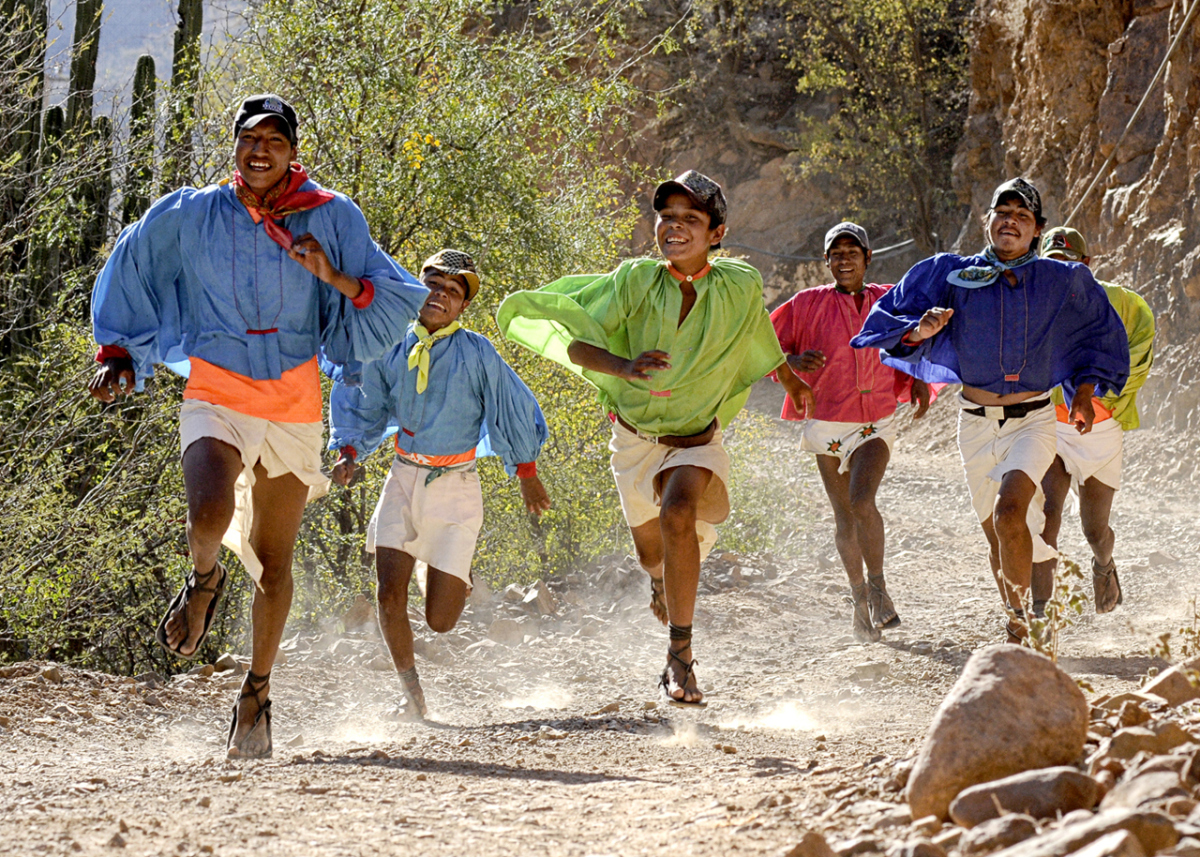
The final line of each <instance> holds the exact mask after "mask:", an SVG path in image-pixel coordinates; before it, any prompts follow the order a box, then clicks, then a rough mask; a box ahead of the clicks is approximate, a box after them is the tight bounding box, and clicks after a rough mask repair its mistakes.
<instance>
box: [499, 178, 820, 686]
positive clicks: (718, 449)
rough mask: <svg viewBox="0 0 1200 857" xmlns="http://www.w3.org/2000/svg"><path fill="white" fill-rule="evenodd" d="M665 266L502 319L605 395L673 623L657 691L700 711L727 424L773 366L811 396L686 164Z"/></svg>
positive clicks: (657, 607)
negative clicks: (704, 586) (700, 610)
mask: <svg viewBox="0 0 1200 857" xmlns="http://www.w3.org/2000/svg"><path fill="white" fill-rule="evenodd" d="M654 209H655V211H656V212H657V213H658V214H657V218H656V221H655V237H656V239H657V242H658V247H659V250H660V252H661V253H662V255H663V257H664V259H663V260H655V259H634V260H630V261H627V262H624V263H622V264H621V265H620V266H619V267H618V268H617V269H616V270H615V271H613V272H611V273H608V274H602V275H596V274H591V275H582V276H572V277H564V278H563V279H561V280H557V281H556V282H553V283H551V284H550V285H548V286H545V287H544V288H542V289H539V290H537V291H532V292H516V293H515V294H512V295H509V296H508V298H506V299H505V301H504V303H503V304H501V306H500V311H499V313H498V315H497V321H498V322H499V325H500V329H501V331H503V333H504V334H505V336H507V337H508V338H509V339H511V340H513V341H515V342H518V343H520V344H521V345H524V346H526V347H527V348H530V349H531V350H533V351H535V352H537V353H538V354H541V355H542V356H544V357H548V358H549V359H551V360H554V361H555V362H557V363H560V364H562V365H563V366H566V367H568V368H570V369H572V370H573V371H576V372H578V373H580V374H581V375H583V377H585V378H587V380H588V381H590V382H591V383H592V384H594V385H595V386H596V387H597V388H598V389H599V398H600V403H601V405H603V407H604V408H605V410H606V411H607V412H608V415H609V418H610V419H611V420H612V423H613V436H612V440H611V442H610V444H609V449H610V450H611V451H612V454H613V455H612V470H613V476H614V477H615V479H616V483H617V491H618V493H619V494H620V496H621V508H622V511H623V512H624V513H625V520H626V521H627V522H628V524H629V528H630V531H631V533H632V535H633V542H634V545H635V547H636V549H637V554H638V561H639V562H640V563H641V565H642V567H643V568H644V569H645V570H646V572H647V574H649V575H650V585H651V593H652V595H651V608H652V609H653V610H654V613H655V615H656V616H657V617H658V618H659V620H660V621H662V622H663V623H664V624H667V625H668V627H669V628H670V638H671V639H670V645H669V647H668V650H667V665H666V668H665V669H664V670H663V673H662V679H661V683H662V686H663V689H664V690H665V691H666V693H667V696H668V698H669V700H670V701H671V702H674V703H678V704H686V705H702V704H703V702H702V700H703V694H702V693H701V692H700V689H699V687H698V686H697V684H696V678H695V673H694V666H695V663H696V662H695V659H694V658H693V657H692V655H691V639H692V617H693V613H694V610H695V604H696V587H697V584H698V583H699V579H700V561H701V560H702V559H703V557H704V556H705V555H706V554H707V553H708V551H709V550H711V549H712V546H713V543H714V542H715V540H716V530H715V528H714V527H713V525H714V524H719V523H721V522H722V521H724V520H725V518H726V517H728V515H729V495H728V491H727V486H728V484H729V457H728V455H727V454H726V453H725V449H724V447H723V446H722V443H721V429H722V427H724V426H727V425H729V423H730V421H731V420H732V419H733V418H734V416H735V415H736V414H737V412H738V411H739V410H741V408H742V405H744V404H745V402H746V398H747V397H748V396H749V394H750V385H751V384H753V383H754V382H755V381H757V380H758V379H759V378H762V377H763V376H764V375H766V374H768V373H769V372H771V371H774V370H779V372H778V374H779V376H780V381H781V382H783V385H784V387H785V389H787V391H788V394H789V395H790V396H791V397H792V399H793V401H794V402H795V403H796V405H797V406H798V407H800V406H807V407H812V404H813V402H812V390H810V389H809V387H808V385H807V384H805V383H804V382H803V381H801V380H800V379H799V378H798V377H796V375H795V374H793V373H792V371H791V369H790V368H788V365H787V360H786V359H785V357H784V355H783V352H782V350H781V349H780V347H779V341H778V339H777V338H776V336H775V329H774V327H773V326H772V325H771V319H770V317H769V316H768V315H767V311H766V307H765V305H764V303H763V297H762V277H761V276H760V274H759V273H758V271H757V270H755V269H754V268H753V267H751V266H750V265H748V264H746V263H745V262H740V261H737V260H734V259H724V258H721V259H715V260H713V261H712V262H711V263H710V262H709V259H708V256H709V252H710V251H711V250H715V249H718V248H719V247H720V244H721V239H722V238H723V237H724V235H725V218H726V203H725V195H724V193H723V192H722V190H721V187H720V185H718V184H717V183H716V182H714V181H713V180H712V179H710V178H708V177H707V176H704V175H701V174H700V173H698V172H695V171H694V170H689V171H688V172H686V173H684V174H683V175H681V176H679V177H678V178H676V179H674V180H673V181H669V182H664V183H663V184H661V185H659V186H658V189H657V190H656V191H655V193H654Z"/></svg>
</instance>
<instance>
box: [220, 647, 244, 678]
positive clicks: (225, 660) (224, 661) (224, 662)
mask: <svg viewBox="0 0 1200 857" xmlns="http://www.w3.org/2000/svg"><path fill="white" fill-rule="evenodd" d="M213 669H214V670H215V671H216V672H221V673H224V672H229V671H230V670H232V671H233V672H234V673H236V674H239V675H240V674H241V671H242V665H241V664H240V663H238V659H237V658H236V657H234V655H233V652H226V653H225V654H223V655H221V657H219V658H217V659H216V660H215V661H213Z"/></svg>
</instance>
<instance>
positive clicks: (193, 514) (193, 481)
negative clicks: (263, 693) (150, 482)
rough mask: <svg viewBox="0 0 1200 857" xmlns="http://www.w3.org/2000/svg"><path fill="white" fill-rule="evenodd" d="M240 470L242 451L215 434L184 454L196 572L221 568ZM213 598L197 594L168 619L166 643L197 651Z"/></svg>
mask: <svg viewBox="0 0 1200 857" xmlns="http://www.w3.org/2000/svg"><path fill="white" fill-rule="evenodd" d="M241 472H242V455H241V453H240V452H238V451H237V450H236V449H235V448H234V447H232V446H230V445H229V444H227V443H225V442H223V441H220V440H217V439H216V438H212V437H202V438H200V439H199V440H197V441H195V442H194V443H192V444H191V445H190V446H189V447H188V448H187V449H186V450H185V451H184V453H183V484H184V490H185V492H186V494H187V504H188V518H187V538H188V548H189V549H190V551H191V555H192V565H193V567H194V568H195V569H196V574H197V576H203V575H207V574H208V573H209V572H211V571H212V570H213V569H214V568H215V567H216V564H217V555H218V554H219V553H220V551H221V539H222V538H224V537H225V531H226V530H228V529H229V522H230V521H231V520H233V508H234V499H233V485H234V483H235V482H237V478H238V474H240V473H241ZM215 584H216V580H215V579H214V580H213V581H212V585H215ZM213 597H214V596H213V595H212V594H211V593H208V592H196V593H195V594H193V595H192V597H191V598H189V599H188V600H187V602H186V603H185V604H184V606H183V610H182V611H179V612H177V613H175V615H173V616H171V617H170V618H169V619H168V620H167V626H166V632H167V642H168V643H169V644H170V645H171V647H172V648H175V649H177V650H179V652H180V653H181V654H184V655H192V654H195V651H196V645H197V642H196V641H197V640H199V639H200V634H201V633H202V632H203V630H204V617H205V615H206V614H207V612H208V605H209V603H210V602H211V601H212V599H213Z"/></svg>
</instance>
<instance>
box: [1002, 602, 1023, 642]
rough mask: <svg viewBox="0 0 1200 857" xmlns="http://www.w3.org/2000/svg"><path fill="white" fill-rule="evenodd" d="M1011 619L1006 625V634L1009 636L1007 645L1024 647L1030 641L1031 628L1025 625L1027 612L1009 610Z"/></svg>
mask: <svg viewBox="0 0 1200 857" xmlns="http://www.w3.org/2000/svg"><path fill="white" fill-rule="evenodd" d="M1008 612H1009V614H1010V615H1011V617H1012V618H1010V619H1009V620H1008V621H1007V622H1005V623H1004V633H1006V634H1008V639H1007V640H1006V641H1005V642H1007V643H1012V644H1013V645H1014V646H1023V645H1025V644H1026V643H1027V642H1028V641H1029V626H1028V625H1026V624H1025V611H1024V610H1013V609H1011V608H1010V609H1009V611H1008Z"/></svg>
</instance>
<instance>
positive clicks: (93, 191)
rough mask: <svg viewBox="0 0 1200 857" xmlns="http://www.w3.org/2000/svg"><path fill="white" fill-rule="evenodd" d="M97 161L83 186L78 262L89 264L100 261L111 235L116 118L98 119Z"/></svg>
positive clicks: (95, 133)
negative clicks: (105, 241) (109, 230)
mask: <svg viewBox="0 0 1200 857" xmlns="http://www.w3.org/2000/svg"><path fill="white" fill-rule="evenodd" d="M91 141H92V147H93V149H92V151H93V152H94V159H93V162H92V163H91V164H90V167H91V170H90V175H88V177H87V179H86V180H85V181H84V183H83V187H82V189H81V190H82V197H83V198H82V200H81V202H82V206H81V207H82V209H83V210H82V211H81V212H80V213H81V218H82V223H81V224H80V236H79V237H80V242H79V243H80V253H79V258H78V259H77V260H76V261H77V262H78V263H79V264H83V265H88V264H91V263H92V262H94V261H95V260H96V256H97V255H98V254H99V253H100V248H101V247H103V246H104V239H105V237H106V236H107V235H108V206H109V202H110V201H111V200H112V170H113V152H112V119H110V118H109V117H107V116H98V117H97V118H96V120H95V121H94V122H93V124H92V138H91Z"/></svg>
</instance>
